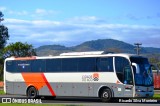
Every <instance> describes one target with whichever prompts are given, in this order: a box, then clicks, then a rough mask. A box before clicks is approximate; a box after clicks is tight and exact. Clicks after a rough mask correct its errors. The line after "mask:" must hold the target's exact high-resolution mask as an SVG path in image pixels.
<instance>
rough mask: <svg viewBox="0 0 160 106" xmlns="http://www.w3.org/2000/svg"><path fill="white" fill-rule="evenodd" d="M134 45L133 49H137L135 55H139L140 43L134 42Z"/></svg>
mask: <svg viewBox="0 0 160 106" xmlns="http://www.w3.org/2000/svg"><path fill="white" fill-rule="evenodd" d="M134 45H135V46H136V48H134V49H136V51H137V55H139V51H140V49H141V48H140V45H142V43H134Z"/></svg>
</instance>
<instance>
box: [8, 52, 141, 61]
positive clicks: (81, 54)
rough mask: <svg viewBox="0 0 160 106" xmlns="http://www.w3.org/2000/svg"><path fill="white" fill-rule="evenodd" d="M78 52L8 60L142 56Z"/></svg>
mask: <svg viewBox="0 0 160 106" xmlns="http://www.w3.org/2000/svg"><path fill="white" fill-rule="evenodd" d="M76 53H78V54H79V55H75V54H74V55H71V54H73V53H70V54H67V55H66V54H65V55H64V54H63V55H59V56H43V57H40V56H31V57H10V58H7V59H6V60H34V59H52V58H82V57H111V56H121V57H126V58H129V57H132V56H133V57H141V56H138V55H136V54H127V53H108V54H103V53H101V52H99V54H98V52H97V53H92V54H89V52H87V53H85V52H81V53H80V52H76ZM100 53H101V54H100Z"/></svg>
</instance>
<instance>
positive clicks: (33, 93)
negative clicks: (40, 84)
mask: <svg viewBox="0 0 160 106" xmlns="http://www.w3.org/2000/svg"><path fill="white" fill-rule="evenodd" d="M27 97H28V98H30V99H35V98H37V97H38V92H37V89H36V88H35V87H29V88H28V90H27Z"/></svg>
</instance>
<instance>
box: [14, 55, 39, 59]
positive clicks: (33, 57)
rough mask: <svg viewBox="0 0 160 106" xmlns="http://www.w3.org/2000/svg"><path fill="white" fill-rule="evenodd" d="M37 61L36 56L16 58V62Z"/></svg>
mask: <svg viewBox="0 0 160 106" xmlns="http://www.w3.org/2000/svg"><path fill="white" fill-rule="evenodd" d="M34 59H36V57H35V56H32V57H17V58H15V60H34Z"/></svg>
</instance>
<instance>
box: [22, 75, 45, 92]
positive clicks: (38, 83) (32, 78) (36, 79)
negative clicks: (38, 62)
mask: <svg viewBox="0 0 160 106" xmlns="http://www.w3.org/2000/svg"><path fill="white" fill-rule="evenodd" d="M22 76H23V79H24V81H25V83H26V85H27V86H30V85H33V86H34V87H36V88H37V89H38V90H40V89H41V88H42V87H43V86H45V85H46V83H45V81H44V79H43V77H42V74H41V73H22Z"/></svg>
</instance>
